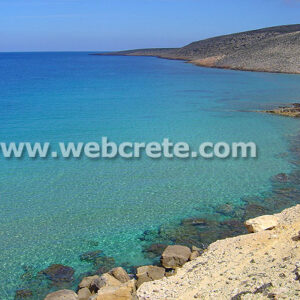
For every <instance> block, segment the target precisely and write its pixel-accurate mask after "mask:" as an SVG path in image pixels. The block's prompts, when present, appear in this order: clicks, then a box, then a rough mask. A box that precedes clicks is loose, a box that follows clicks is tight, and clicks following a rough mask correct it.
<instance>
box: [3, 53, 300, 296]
mask: <svg viewBox="0 0 300 300" xmlns="http://www.w3.org/2000/svg"><path fill="white" fill-rule="evenodd" d="M296 101H298V102H299V101H300V77H299V76H295V75H280V74H265V73H251V72H237V71H228V70H216V69H206V68H200V67H195V66H193V65H191V64H186V63H184V62H181V61H170V60H161V59H157V58H151V57H115V56H111V57H109V56H107V57H104V56H90V55H88V54H87V53H2V54H0V140H1V141H5V142H10V141H15V142H21V141H30V142H36V141H38V142H44V141H49V142H53V143H57V142H61V141H63V142H68V141H73V142H88V141H99V142H100V139H101V137H102V136H108V137H109V138H110V139H111V140H114V141H127V140H129V141H153V140H154V141H161V140H162V139H163V138H164V137H168V138H170V139H171V140H173V141H186V142H188V143H190V144H191V145H194V146H197V145H198V144H200V143H201V142H204V141H213V142H217V141H225V142H233V141H253V142H256V143H257V145H258V148H259V152H258V153H259V156H258V158H257V159H247V160H242V159H235V160H234V159H227V160H218V159H214V160H207V161H205V160H203V159H197V160H178V159H177V160H176V159H174V160H167V159H161V160H155V161H154V160H150V159H147V158H145V157H143V158H141V159H139V160H124V159H121V158H117V159H114V160H88V159H80V160H75V159H71V160H62V159H57V160H51V159H48V160H41V159H40V160H29V159H23V160H14V159H12V160H4V159H3V158H0V164H1V168H0V281H1V285H0V294H1V295H2V296H3V295H4V297H5V298H3V299H11V298H13V295H14V292H15V290H16V289H17V288H18V287H20V286H21V285H22V280H21V279H20V276H21V275H22V274H23V272H24V271H23V268H24V266H30V267H31V268H33V269H34V270H35V271H36V272H38V271H39V270H41V269H43V268H45V267H47V266H49V265H50V264H53V263H64V264H67V265H70V266H72V267H74V268H75V269H76V274H79V273H81V272H86V271H87V270H88V265H87V264H86V263H84V262H82V261H80V260H79V255H80V254H81V253H83V252H86V251H91V250H95V249H102V250H103V251H104V252H105V254H106V255H109V256H113V257H114V258H115V260H116V263H117V264H121V263H125V262H128V264H132V265H138V264H145V263H149V262H150V261H149V260H147V259H146V258H145V257H144V256H143V254H142V252H141V249H142V248H141V242H140V240H139V238H138V237H139V236H141V234H142V233H143V232H144V231H145V230H147V229H153V228H157V227H158V226H160V225H162V224H169V223H170V224H171V223H176V222H180V220H181V219H182V218H184V217H191V216H194V215H195V214H196V212H197V216H198V215H203V216H207V215H210V214H211V215H212V216H213V215H214V213H215V208H216V207H217V206H218V205H220V204H222V203H231V204H232V205H234V206H239V205H241V204H242V201H241V199H242V198H243V197H247V196H253V195H254V196H255V195H259V194H260V193H263V192H265V191H268V190H270V188H271V183H270V177H271V176H273V175H274V174H277V173H280V172H289V171H291V169H292V166H291V165H290V164H289V162H288V161H289V159H288V156H284V155H279V154H281V153H286V152H287V151H288V141H287V137H288V136H289V135H290V134H293V133H296V131H297V126H298V125H299V123H298V122H297V121H296V120H292V119H288V118H282V117H275V116H271V115H264V114H259V113H254V112H253V113H251V112H242V111H243V110H252V109H260V108H265V107H268V106H269V105H274V104H278V103H290V102H296ZM97 244H98V245H97Z"/></svg>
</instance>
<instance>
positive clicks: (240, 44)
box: [100, 24, 300, 74]
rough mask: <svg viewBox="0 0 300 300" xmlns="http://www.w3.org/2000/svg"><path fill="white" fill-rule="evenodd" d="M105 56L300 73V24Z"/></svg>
mask: <svg viewBox="0 0 300 300" xmlns="http://www.w3.org/2000/svg"><path fill="white" fill-rule="evenodd" d="M100 55H103V53H102V54H100ZM104 55H129V56H130V55H135V56H156V57H160V58H168V59H181V60H186V61H189V62H191V63H193V64H196V65H199V66H205V67H215V68H228V69H235V70H248V71H262V72H279V73H296V74H300V24H298V25H286V26H277V27H270V28H263V29H259V30H253V31H247V32H242V33H236V34H230V35H224V36H219V37H214V38H210V39H205V40H201V41H197V42H193V43H191V44H189V45H187V46H184V47H182V48H158V49H138V50H129V51H121V52H113V53H106V54H104Z"/></svg>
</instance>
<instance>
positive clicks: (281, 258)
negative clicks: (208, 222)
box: [19, 205, 300, 300]
mask: <svg viewBox="0 0 300 300" xmlns="http://www.w3.org/2000/svg"><path fill="white" fill-rule="evenodd" d="M245 226H246V228H247V230H248V232H249V234H245V235H241V236H237V237H233V238H227V239H223V240H219V241H217V242H215V243H213V244H211V245H210V246H209V247H208V248H207V249H206V250H205V251H203V250H202V249H199V248H197V247H192V248H191V249H190V248H189V247H186V246H182V245H170V246H167V247H166V248H165V250H164V251H163V253H162V255H161V258H160V262H161V265H160V266H153V265H148V266H141V267H138V268H137V272H136V274H135V275H132V274H128V273H127V272H126V270H125V269H123V268H122V267H116V268H113V269H111V270H110V271H108V272H106V273H104V274H102V275H93V276H87V277H84V278H83V279H82V280H81V282H80V283H79V285H78V288H77V291H76V292H74V291H72V290H68V289H62V290H59V291H56V292H53V293H50V294H48V295H47V296H46V297H45V300H138V299H139V300H148V299H149V300H162V299H169V300H171V299H174V300H175V299H181V300H184V299H187V300H188V299H232V300H234V299H235V300H236V299H298V298H299V297H300V205H297V206H294V207H292V208H289V209H286V210H284V211H282V212H281V213H279V214H275V215H266V216H261V217H257V218H254V219H250V220H247V221H246V222H245ZM90 254H92V253H90ZM95 255H96V254H95ZM43 273H44V274H46V275H47V276H50V277H51V278H52V280H57V279H59V280H67V281H68V280H70V278H71V277H72V276H73V273H74V271H73V270H72V269H71V268H69V267H67V266H62V265H53V266H50V267H49V268H47V269H46V270H44V271H43ZM29 294H30V293H29V291H23V296H26V295H29ZM19 295H20V291H19ZM24 298H26V297H24Z"/></svg>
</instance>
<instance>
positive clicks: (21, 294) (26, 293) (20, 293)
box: [15, 289, 33, 300]
mask: <svg viewBox="0 0 300 300" xmlns="http://www.w3.org/2000/svg"><path fill="white" fill-rule="evenodd" d="M32 296H33V293H32V291H31V290H26V289H22V290H17V291H16V295H15V300H21V299H28V298H30V297H32Z"/></svg>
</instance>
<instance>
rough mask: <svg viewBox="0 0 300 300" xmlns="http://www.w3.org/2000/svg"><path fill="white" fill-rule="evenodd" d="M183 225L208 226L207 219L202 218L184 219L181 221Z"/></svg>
mask: <svg viewBox="0 0 300 300" xmlns="http://www.w3.org/2000/svg"><path fill="white" fill-rule="evenodd" d="M181 225H183V226H190V225H191V226H206V225H207V221H206V220H205V219H202V218H190V219H184V220H182V221H181Z"/></svg>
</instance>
